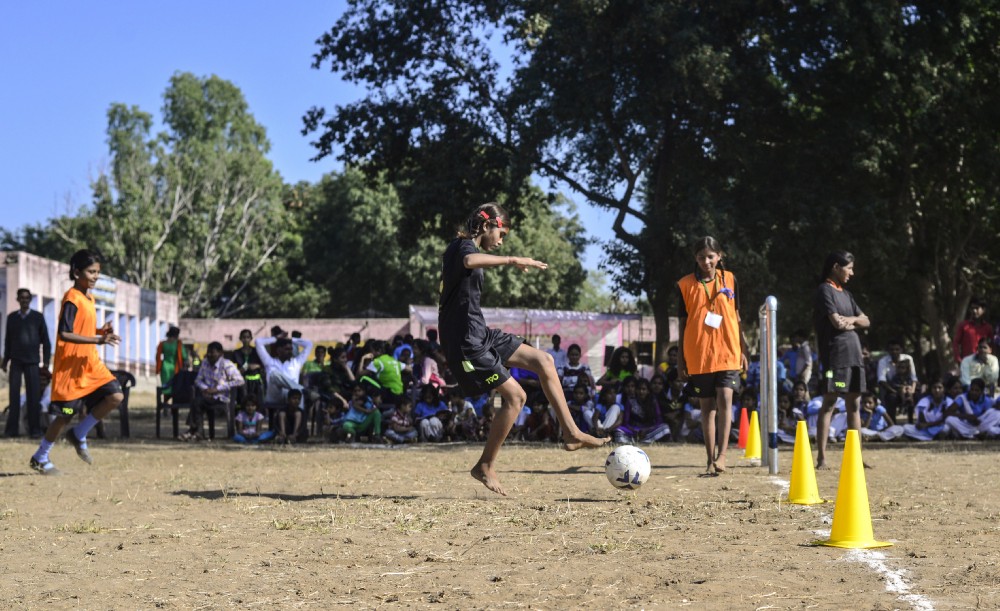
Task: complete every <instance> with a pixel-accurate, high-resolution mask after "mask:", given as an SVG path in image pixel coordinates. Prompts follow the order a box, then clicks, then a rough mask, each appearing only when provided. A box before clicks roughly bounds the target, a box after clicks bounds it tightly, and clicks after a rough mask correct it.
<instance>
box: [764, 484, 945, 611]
mask: <svg viewBox="0 0 1000 611" xmlns="http://www.w3.org/2000/svg"><path fill="white" fill-rule="evenodd" d="M770 481H771V483H772V484H775V485H776V486H778V487H780V488H781V489H782V492H788V489H789V486H790V485H791V483H790V482H789V481H788V480H784V479H781V478H779V477H771V478H770ZM819 517H820V519H821V520H822V522H823V523H824V524H832V523H833V516H831V515H830V514H827V513H821V514H820V516H819ZM813 533H815V534H816V536H818V537H829V536H830V531H829V530H814V531H813ZM844 560H848V561H851V562H860V563H861V564H864V565H865V566H867V567H868V568H869V569H871V570H873V571H875V572H876V573H878V574H879V575H881V576H882V579H883V580H884V581H885V589H886V591H887V592H890V593H892V594H898V595H899V597H898V600H901V601H903V602H906V603H909V604H910V607H912V608H913V609H916V610H917V611H934V603H932V602H931V600H930V599H929V598H927V597H926V596H924V595H922V594H917V593H914V592H912V591H911V590H912V589H913V586H911V585H910V584H909V583H908V582H907V581H906V579H905V577H904V575H905V574H906V573H907V571H906V569H902V568H900V569H894V568H891V567H890V566H889V563H888V558H887V557H886V555H885V553H884V552H880V551H877V550H871V549H849V550H847V553H846V554H845V555H844Z"/></svg>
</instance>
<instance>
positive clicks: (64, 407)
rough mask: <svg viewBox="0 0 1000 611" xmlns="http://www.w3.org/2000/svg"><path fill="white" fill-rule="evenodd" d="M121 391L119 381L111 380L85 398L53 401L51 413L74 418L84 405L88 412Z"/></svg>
mask: <svg viewBox="0 0 1000 611" xmlns="http://www.w3.org/2000/svg"><path fill="white" fill-rule="evenodd" d="M121 391H122V385H121V384H119V383H118V380H111V381H110V382H108V383H106V384H105V385H104V386H101V387H100V388H98V389H97V390H95V391H94V392H92V393H90V394H89V395H87V396H85V397H80V398H79V399H73V400H72V401H53V402H52V403H50V404H49V413H50V414H52V415H53V416H63V417H70V416H74V415H76V413H77V412H78V411H80V409H81V408H82V407H83V406H84V405H86V406H87V410H88V411H89V410H92V409H94V408H95V407H97V404H98V403H100V402H101V400H102V399H104V397H107V396H108V395H113V394H115V393H120V392H121Z"/></svg>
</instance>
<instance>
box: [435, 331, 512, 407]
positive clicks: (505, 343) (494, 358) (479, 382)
mask: <svg viewBox="0 0 1000 611" xmlns="http://www.w3.org/2000/svg"><path fill="white" fill-rule="evenodd" d="M523 343H524V338H523V337H520V336H517V335H513V334H511V333H504V332H503V331H500V330H499V329H488V330H487V332H486V340H485V341H484V342H483V346H484V347H485V348H486V350H485V351H484V352H483V353H482V354H480V355H479V356H476V357H472V358H466V357H456V356H454V355H449V357H448V367H449V368H450V369H451V373H452V375H454V376H455V380H456V381H457V382H458V385H459V387H460V388H461V389H462V392H464V393H465V395H466V396H467V397H475V396H478V395H481V394H483V393H485V392H488V391H490V390H492V389H494V388H496V387H497V386H500V385H501V384H503V383H504V382H506V381H507V380H509V379H510V372H509V371H507V368H506V367H504V363H506V362H507V360H508V359H510V357H511V356H513V355H514V353H515V352H517V349H518V347H519V346H520V345H521V344H523Z"/></svg>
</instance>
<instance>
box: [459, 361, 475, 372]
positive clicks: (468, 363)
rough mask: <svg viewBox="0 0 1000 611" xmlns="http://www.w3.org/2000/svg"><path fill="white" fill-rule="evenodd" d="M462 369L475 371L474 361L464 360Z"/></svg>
mask: <svg viewBox="0 0 1000 611" xmlns="http://www.w3.org/2000/svg"><path fill="white" fill-rule="evenodd" d="M462 370H463V371H465V372H466V373H469V372H472V371H475V370H476V368H475V367H473V366H472V361H462Z"/></svg>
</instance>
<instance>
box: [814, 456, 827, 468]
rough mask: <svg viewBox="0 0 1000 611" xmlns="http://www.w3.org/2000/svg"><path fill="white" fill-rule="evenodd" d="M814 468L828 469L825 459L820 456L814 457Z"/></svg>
mask: <svg viewBox="0 0 1000 611" xmlns="http://www.w3.org/2000/svg"><path fill="white" fill-rule="evenodd" d="M816 468H817V469H823V470H826V469H829V468H830V467H827V466H826V460H824V459H822V458H818V459H816Z"/></svg>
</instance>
